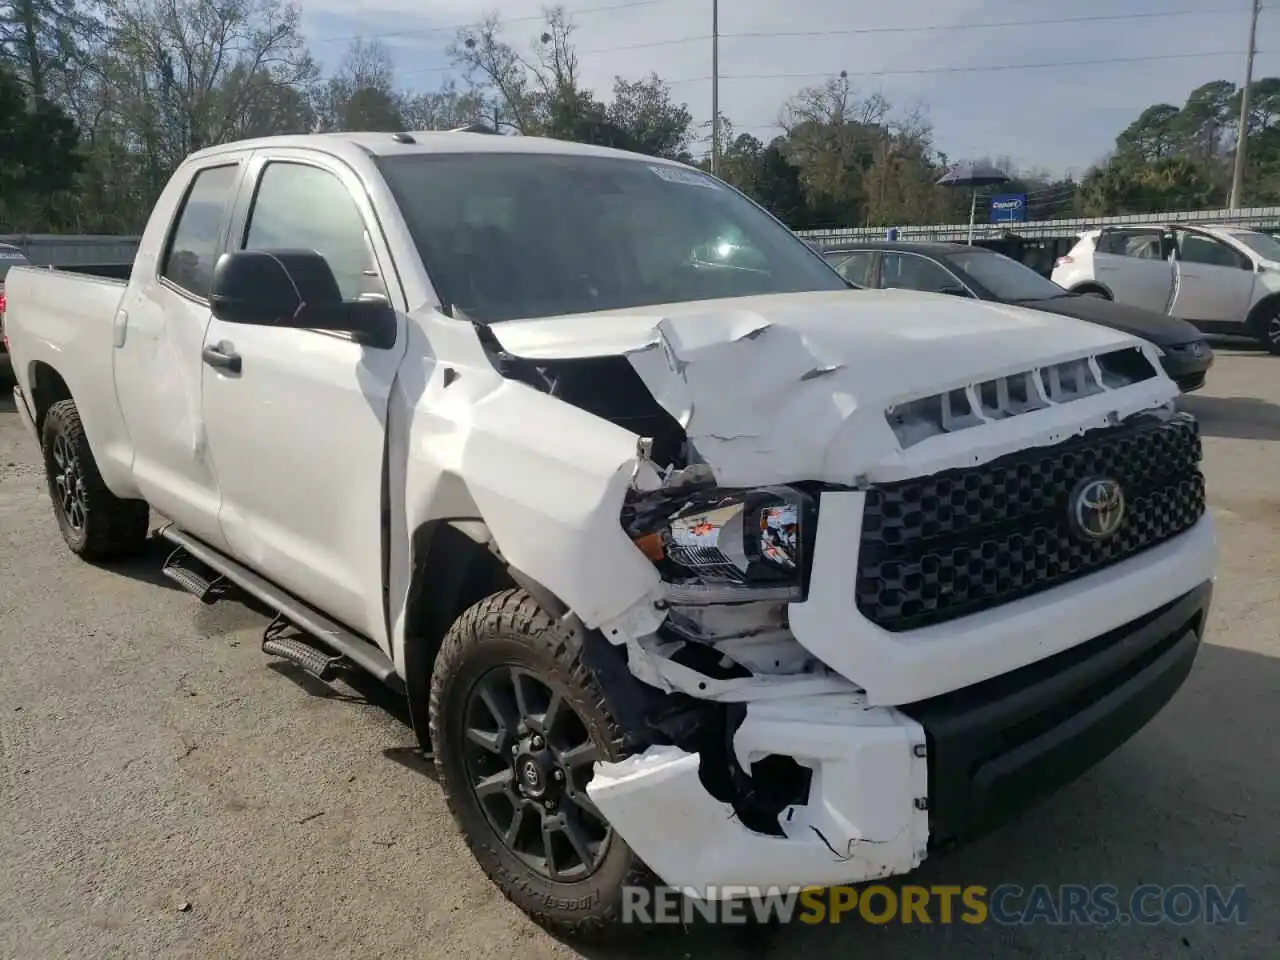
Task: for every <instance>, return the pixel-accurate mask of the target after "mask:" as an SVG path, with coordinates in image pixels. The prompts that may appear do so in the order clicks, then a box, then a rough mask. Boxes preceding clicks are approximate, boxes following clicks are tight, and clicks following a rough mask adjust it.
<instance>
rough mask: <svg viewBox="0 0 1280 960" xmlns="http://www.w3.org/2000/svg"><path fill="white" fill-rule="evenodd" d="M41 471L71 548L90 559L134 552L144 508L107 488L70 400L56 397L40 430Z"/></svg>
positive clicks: (143, 531)
mask: <svg viewBox="0 0 1280 960" xmlns="http://www.w3.org/2000/svg"><path fill="white" fill-rule="evenodd" d="M40 439H41V446H42V447H43V449H44V469H45V476H46V477H47V479H48V484H49V499H50V500H52V501H53V513H54V516H55V517H56V518H57V521H58V530H59V531H60V532H61V533H62V539H63V540H64V541H65V542H66V544H67V546H68V547H69V548H70V549H71V552H72V553H74V554H76V555H77V556H79V557H81V558H83V559H85V560H90V561H104V560H116V559H121V558H123V557H127V556H131V555H133V554H136V553H137V552H138V551H139V550H140V549H141V548H142V546H143V545H144V544H145V543H146V540H147V525H148V521H149V519H150V510H149V508H148V507H147V504H146V503H145V502H144V501H142V500H122V499H120V498H119V497H117V496H116V495H115V494H113V493H112V492H111V491H110V490H108V489H107V485H106V484H105V483H103V481H102V475H101V474H100V473H99V472H98V462H97V461H96V460H95V459H94V458H93V451H92V450H90V449H89V438H88V436H86V435H85V432H84V425H83V424H82V423H81V422H80V412H79V411H78V410H77V409H76V404H75V401H74V400H60V401H59V402H57V403H55V404H54V405H53V406H51V407H50V408H49V412H48V413H46V414H45V417H44V424H43V426H42V428H41V431H40Z"/></svg>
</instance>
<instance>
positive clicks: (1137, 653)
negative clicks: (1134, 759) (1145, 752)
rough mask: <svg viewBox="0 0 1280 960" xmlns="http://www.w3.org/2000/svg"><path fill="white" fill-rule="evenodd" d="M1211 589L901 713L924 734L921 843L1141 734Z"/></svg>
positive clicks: (946, 837)
mask: <svg viewBox="0 0 1280 960" xmlns="http://www.w3.org/2000/svg"><path fill="white" fill-rule="evenodd" d="M1212 596H1213V582H1212V581H1206V582H1205V583H1203V584H1201V585H1200V586H1198V587H1196V588H1195V589H1194V590H1191V591H1190V592H1188V593H1186V594H1184V595H1183V596H1181V597H1179V598H1178V599H1176V600H1174V601H1172V602H1171V603H1168V604H1166V605H1165V606H1163V607H1161V608H1159V609H1157V610H1155V611H1153V612H1151V613H1149V614H1147V615H1146V616H1143V617H1140V618H1139V619H1137V620H1134V621H1132V622H1130V623H1128V624H1126V625H1124V626H1123V627H1120V628H1119V629H1117V630H1113V631H1111V632H1110V633H1107V634H1104V635H1103V636H1100V637H1097V638H1095V639H1093V640H1090V641H1088V642H1086V643H1083V644H1081V645H1080V646H1078V647H1075V648H1073V649H1071V650H1067V651H1064V652H1063V653H1060V654H1057V655H1055V656H1052V657H1049V658H1047V659H1044V660H1041V661H1039V662H1037V663H1034V664H1031V665H1030V666H1027V667H1024V668H1022V669H1020V670H1015V671H1013V672H1011V673H1008V674H1005V675H1003V676H1000V677H996V678H994V679H991V680H987V681H984V682H982V683H979V684H975V685H973V686H970V687H966V688H964V689H961V690H957V691H954V692H952V693H948V694H944V695H942V696H940V697H935V698H933V699H930V700H924V701H920V702H918V703H915V704H910V705H907V706H904V707H901V708H900V709H901V710H902V712H903V713H905V714H906V715H907V716H909V717H911V718H913V719H914V720H916V721H917V722H918V723H919V724H920V725H921V726H922V727H924V731H925V736H926V741H927V744H928V765H929V832H930V846H946V845H949V844H952V843H955V842H959V841H963V840H967V839H970V838H972V837H974V836H977V835H980V834H982V833H985V832H986V831H987V830H989V829H991V828H992V827H995V826H997V825H999V824H1000V823H1002V822H1005V821H1007V820H1009V819H1011V818H1012V817H1014V816H1016V815H1017V814H1018V813H1020V812H1021V811H1023V810H1025V809H1026V808H1028V807H1030V806H1033V805H1034V804H1035V803H1036V802H1038V801H1039V800H1041V799H1043V798H1044V797H1047V796H1048V795H1050V794H1052V793H1054V792H1056V791H1057V790H1059V789H1060V788H1062V787H1064V786H1066V785H1067V784H1068V783H1070V782H1072V781H1074V780H1075V779H1077V778H1078V777H1079V776H1080V775H1082V774H1083V773H1085V772H1086V771H1087V770H1089V769H1090V768H1092V767H1094V766H1095V765H1096V764H1098V763H1099V762H1100V761H1101V760H1103V759H1104V758H1105V757H1107V756H1108V755H1110V754H1111V753H1112V752H1113V751H1114V750H1116V749H1117V748H1118V747H1119V746H1120V745H1121V744H1123V743H1125V742H1126V741H1127V740H1128V739H1129V738H1130V737H1132V736H1133V735H1134V734H1135V733H1137V732H1138V731H1139V730H1140V729H1141V728H1142V727H1144V726H1145V725H1146V724H1147V723H1148V722H1149V721H1150V720H1151V719H1152V718H1153V717H1154V716H1155V715H1156V714H1157V713H1159V712H1160V710H1161V709H1162V708H1163V707H1164V706H1165V704H1166V703H1168V702H1169V700H1170V699H1171V698H1172V697H1173V695H1174V694H1175V693H1176V692H1177V690H1178V689H1179V687H1181V685H1182V683H1183V681H1184V680H1186V678H1187V676H1188V674H1189V673H1190V672H1191V667H1192V664H1193V663H1194V661H1195V657H1196V653H1197V652H1198V650H1199V648H1200V641H1201V637H1202V635H1203V632H1204V627H1205V621H1206V619H1207V615H1208V611H1209V607H1210V605H1211V602H1212Z"/></svg>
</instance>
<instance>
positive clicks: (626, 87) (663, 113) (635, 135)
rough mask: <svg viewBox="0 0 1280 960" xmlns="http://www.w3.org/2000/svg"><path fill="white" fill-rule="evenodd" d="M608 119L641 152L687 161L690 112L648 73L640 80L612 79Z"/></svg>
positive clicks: (689, 157) (653, 75) (690, 124)
mask: <svg viewBox="0 0 1280 960" xmlns="http://www.w3.org/2000/svg"><path fill="white" fill-rule="evenodd" d="M606 115H607V117H608V119H609V120H610V121H611V122H612V123H613V124H614V125H616V126H617V127H618V128H620V129H622V130H625V131H626V132H627V134H629V135H630V137H631V139H632V140H633V141H634V142H635V144H636V147H635V149H636V150H637V151H639V152H640V153H647V154H651V155H652V156H655V157H670V158H671V159H673V160H683V161H685V162H686V163H687V162H690V161H691V160H692V159H693V157H692V156H691V155H690V154H689V138H690V132H689V131H690V127H691V126H692V124H693V116H692V115H691V114H690V113H689V108H688V106H687V105H686V104H683V103H674V102H672V100H671V89H670V87H668V86H667V85H666V83H664V82H663V81H662V80H661V79H659V77H658V75H657V74H656V73H651V74H649V76H648V77H647V78H645V79H642V80H634V81H628V80H623V79H622V78H621V77H617V78H615V80H614V82H613V102H612V103H611V104H609V107H608V110H607V112H606Z"/></svg>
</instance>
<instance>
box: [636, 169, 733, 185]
mask: <svg viewBox="0 0 1280 960" xmlns="http://www.w3.org/2000/svg"><path fill="white" fill-rule="evenodd" d="M649 169H650V170H652V171H653V172H654V173H656V174H657V175H658V176H659V177H661V178H662V179H663V180H665V181H667V183H683V184H684V185H685V186H687V187H706V188H707V189H709V190H719V189H720V184H718V183H716V182H715V181H714V180H712V179H711V178H710V177H708V176H707V175H706V174H704V173H699V172H698V171H697V170H685V169H684V168H683V167H668V166H660V167H650V168H649Z"/></svg>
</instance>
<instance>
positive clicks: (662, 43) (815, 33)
mask: <svg viewBox="0 0 1280 960" xmlns="http://www.w3.org/2000/svg"><path fill="white" fill-rule="evenodd" d="M665 2H667V0H632V2H626V3H619V4H613V5H611V6H597V7H582V8H578V9H575V10H570V11H568V12H569V13H570V14H574V15H577V14H583V13H586V14H590V13H602V12H609V11H612V10H625V9H628V8H630V7H644V6H655V5H657V4H659V3H665ZM1242 9H1243V8H1240V7H1234V6H1233V7H1200V8H1193V9H1185V10H1167V11H1162V12H1159V13H1115V14H1097V15H1091V16H1081V17H1055V18H1051V19H1032V20H999V21H992V22H989V23H955V24H951V23H931V24H920V25H917V26H910V27H892V26H890V27H853V28H849V29H839V30H759V31H748V32H742V33H721V34H720V39H722V40H725V39H739V40H749V39H759V40H769V39H776V38H794V37H826V36H831V37H842V36H863V35H876V34H896V33H932V32H937V31H950V30H991V29H997V28H1016V27H1047V26H1064V25H1069V24H1073V23H1111V22H1119V21H1125V20H1149V19H1154V18H1157V17H1195V16H1207V15H1211V14H1212V15H1217V14H1222V13H1239V12H1241V10H1242ZM545 20H546V18H545V17H543V16H525V17H513V18H511V19H509V20H503V21H502V23H503V24H508V23H530V22H545ZM479 26H482V24H481V23H479V22H476V23H464V24H456V25H454V26H451V27H427V28H423V29H421V30H398V31H392V32H389V33H373V34H351V35H344V36H333V37H323V38H321V39H319V40H317V41H316V42H317V43H336V42H339V41H344V40H345V41H352V40H356V39H365V40H378V39H382V38H385V37H403V36H415V35H417V34H420V33H424V34H425V33H447V32H455V33H456V32H457V31H459V30H466V29H470V28H474V27H479ZM710 39H711V34H709V33H700V34H692V35H690V36H685V37H673V38H671V39H667V40H650V41H643V42H640V43H623V44H617V45H615V46H611V47H597V48H595V49H589V50H576V51H575V53H576V54H577V55H578V56H596V55H600V54H606V53H620V52H623V51H626V50H650V49H655V48H657V47H671V46H679V45H680V44H685V43H702V42H705V41H707V40H710ZM450 69H452V68H450V67H428V68H425V69H422V70H414V71H409V72H411V73H444V72H447V71H448V70H450Z"/></svg>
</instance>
